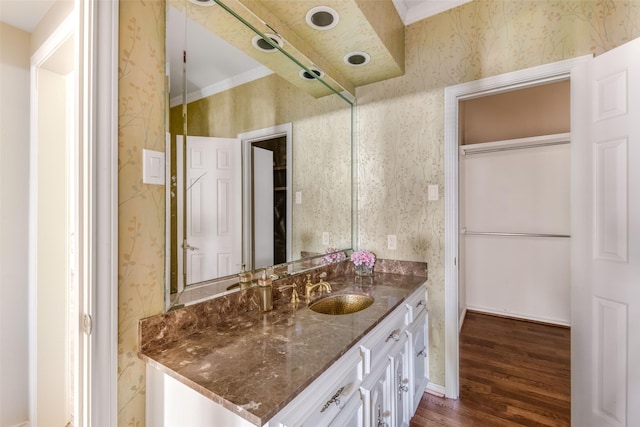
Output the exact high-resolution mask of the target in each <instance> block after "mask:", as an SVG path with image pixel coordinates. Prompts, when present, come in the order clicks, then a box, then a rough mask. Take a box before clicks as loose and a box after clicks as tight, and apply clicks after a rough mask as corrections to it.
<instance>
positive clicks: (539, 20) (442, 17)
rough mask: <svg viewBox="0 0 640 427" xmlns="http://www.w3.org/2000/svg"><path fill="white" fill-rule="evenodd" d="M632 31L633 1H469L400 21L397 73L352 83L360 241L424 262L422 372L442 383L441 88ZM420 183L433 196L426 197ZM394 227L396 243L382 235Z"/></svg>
mask: <svg viewBox="0 0 640 427" xmlns="http://www.w3.org/2000/svg"><path fill="white" fill-rule="evenodd" d="M639 36H640V2H638V1H588V0H580V1H577V0H576V1H573V0H563V1H544V0H530V1H518V0H474V1H473V2H471V3H467V4H466V5H464V6H461V7H459V8H456V9H453V10H451V11H448V12H445V13H441V14H439V15H436V16H434V17H432V18H429V19H426V20H423V21H419V22H417V23H415V24H412V25H410V26H408V27H407V29H406V70H405V75H404V76H402V77H399V78H395V79H391V80H387V81H384V82H380V83H376V84H372V85H368V86H364V87H359V88H358V89H357V91H356V95H357V99H358V112H357V122H358V128H357V131H356V134H357V137H356V138H357V141H358V152H359V161H358V172H359V193H358V196H359V202H358V203H359V214H358V221H359V233H360V236H359V238H360V246H361V247H364V248H368V249H371V250H373V251H374V252H376V254H377V255H378V256H379V257H381V258H393V259H402V260H407V261H426V262H427V263H428V267H429V281H428V286H429V292H430V293H429V310H430V315H429V319H430V321H431V331H430V334H431V336H430V346H431V351H430V357H429V361H430V363H431V366H430V379H431V381H432V382H434V383H435V384H439V385H444V376H445V375H444V373H445V370H444V200H443V198H442V197H447V195H446V194H442V190H443V184H444V154H443V149H444V88H445V87H447V86H450V85H455V84H459V83H463V82H467V81H472V80H476V79H480V78H483V77H489V76H493V75H497V74H501V73H506V72H509V71H515V70H519V69H523V68H528V67H533V66H536V65H541V64H545V63H549V62H554V61H559V60H563V59H568V58H572V57H576V56H581V55H587V54H596V55H598V54H601V53H603V52H606V51H607V50H610V49H612V48H614V47H616V46H619V45H621V44H623V43H624V42H626V41H629V40H631V39H633V38H636V37H639ZM429 184H438V185H439V187H440V190H441V191H440V194H441V195H442V197H441V199H440V200H438V201H427V197H426V193H427V186H428V185H429ZM388 234H395V235H397V241H398V244H397V247H398V249H397V250H395V251H390V250H388V249H387V237H386V236H387V235H388Z"/></svg>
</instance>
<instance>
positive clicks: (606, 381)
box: [571, 39, 640, 427]
mask: <svg viewBox="0 0 640 427" xmlns="http://www.w3.org/2000/svg"><path fill="white" fill-rule="evenodd" d="M584 77H586V78H584ZM583 78H584V79H583ZM575 83H576V84H575V87H574V88H572V93H575V94H576V95H575V98H574V99H572V105H575V106H577V108H576V109H575V111H574V114H575V116H574V120H575V123H573V124H572V128H575V131H576V137H575V138H573V145H574V147H573V149H574V153H573V154H574V164H573V172H572V179H573V188H572V193H573V194H574V200H573V205H574V206H573V208H572V222H573V223H574V230H575V231H574V233H573V234H574V236H575V238H574V239H572V240H573V241H572V248H571V249H572V258H573V259H572V315H573V319H572V343H571V345H572V352H571V353H572V375H571V376H572V423H573V425H580V426H594V427H595V426H597V427H608V426H616V427H623V426H636V425H640V406H639V405H637V402H640V366H639V365H638V363H637V360H639V359H640V336H639V335H638V334H637V333H636V331H638V330H639V329H640V169H639V168H638V166H637V165H639V164H640V121H639V120H638V117H640V39H636V40H634V41H632V42H629V43H627V44H625V45H623V46H621V47H619V48H616V49H613V50H611V51H609V52H607V53H605V54H603V55H600V56H598V57H596V58H594V60H593V61H590V63H589V65H588V66H587V67H586V69H585V70H583V72H582V74H580V75H579V77H578V78H577V79H576V82H575ZM585 94H586V95H585ZM583 105H588V106H590V107H588V108H589V109H590V111H588V110H587V111H585V108H584V107H583ZM581 117H588V121H587V122H586V123H585V122H584V121H581ZM584 130H586V132H585V131H584Z"/></svg>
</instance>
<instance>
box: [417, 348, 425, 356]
mask: <svg viewBox="0 0 640 427" xmlns="http://www.w3.org/2000/svg"><path fill="white" fill-rule="evenodd" d="M418 356H423V357H427V348H426V347H425V348H423V349H422V350H420V351H419V352H418V353H417V354H416V357H418Z"/></svg>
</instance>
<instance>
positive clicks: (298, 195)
mask: <svg viewBox="0 0 640 427" xmlns="http://www.w3.org/2000/svg"><path fill="white" fill-rule="evenodd" d="M301 204H302V191H296V205H301Z"/></svg>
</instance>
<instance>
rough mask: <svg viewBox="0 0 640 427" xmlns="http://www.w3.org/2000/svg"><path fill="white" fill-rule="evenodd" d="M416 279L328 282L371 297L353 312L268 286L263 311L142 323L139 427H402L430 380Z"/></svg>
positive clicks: (176, 315)
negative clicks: (319, 307) (322, 307)
mask: <svg viewBox="0 0 640 427" xmlns="http://www.w3.org/2000/svg"><path fill="white" fill-rule="evenodd" d="M425 281H426V277H421V276H413V275H403V274H390V273H376V274H375V275H374V276H373V277H370V278H365V279H363V280H356V279H355V278H354V276H353V275H352V274H351V275H343V276H337V277H333V278H331V280H330V283H331V286H332V292H331V295H338V294H357V295H368V296H371V297H373V299H374V302H373V304H372V305H371V306H369V307H367V308H365V309H363V310H361V311H358V312H355V313H352V314H343V315H332V314H321V313H317V312H315V311H312V310H311V309H310V308H309V307H308V306H307V304H306V303H305V301H304V298H303V294H301V300H300V302H298V303H297V304H293V303H291V302H289V296H290V293H291V290H290V289H287V290H282V291H278V290H277V289H278V283H275V284H274V288H275V292H276V294H281V298H280V299H279V300H278V301H276V306H275V307H274V310H272V311H270V312H266V313H263V312H260V311H259V310H257V309H251V310H248V311H244V312H237V313H233V314H231V315H225V316H224V318H217V317H216V316H217V315H216V313H215V311H216V309H214V308H209V309H204V311H203V308H197V309H196V308H190V307H185V308H182V309H179V310H175V311H173V312H169V313H165V314H164V315H160V316H154V317H153V318H149V319H145V320H143V321H142V322H141V330H142V331H143V332H142V333H141V348H142V350H141V353H140V356H141V357H142V358H143V359H144V360H145V361H146V362H147V393H146V395H147V416H146V417H147V425H149V426H154V427H155V426H167V427H168V426H186V425H188V426H190V427H196V426H225V427H236V426H238V427H239V426H269V427H275V426H278V427H280V426H282V427H285V426H286V427H293V426H303V425H304V426H324V425H327V426H329V425H334V426H379V425H386V426H389V427H395V426H398V427H400V426H408V425H409V420H410V418H411V417H412V416H413V414H414V413H415V410H416V408H417V405H418V403H419V401H420V398H421V396H422V393H423V392H424V390H425V388H426V386H427V383H428V354H427V351H428V313H427V310H426V303H427V291H426V286H425ZM249 291H251V290H250V289H249V290H247V292H249ZM250 301H251V298H250V297H249V296H247V299H246V300H245V302H246V303H247V304H250ZM208 303H209V304H211V302H208ZM201 304H207V303H201ZM211 307H213V306H211ZM194 310H200V311H199V312H198V313H199V314H198V315H195V314H194V313H195V311H194ZM181 311H184V313H181ZM206 313H209V314H210V317H211V318H214V319H216V320H215V321H210V322H209V323H207V322H206V321H203V319H202V317H204V316H206ZM162 316H165V317H166V318H162ZM169 316H170V317H169ZM168 322H172V324H171V326H169V323H168ZM175 322H182V324H179V325H177V326H176V324H175ZM198 325H200V326H198ZM186 330H188V331H189V332H188V333H184V331H186ZM181 334H183V336H180V335H181ZM145 337H153V338H151V339H150V340H147V338H145ZM176 337H179V339H176ZM147 341H150V342H147Z"/></svg>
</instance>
